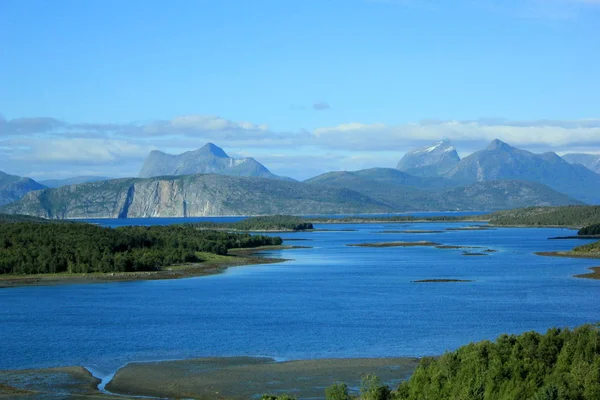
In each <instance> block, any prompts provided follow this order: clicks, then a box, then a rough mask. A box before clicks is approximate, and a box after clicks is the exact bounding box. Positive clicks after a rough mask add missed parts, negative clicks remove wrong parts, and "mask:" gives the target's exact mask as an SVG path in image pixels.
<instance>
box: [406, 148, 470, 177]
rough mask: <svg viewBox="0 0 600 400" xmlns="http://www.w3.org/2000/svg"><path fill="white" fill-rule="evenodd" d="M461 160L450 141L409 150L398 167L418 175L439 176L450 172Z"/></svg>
mask: <svg viewBox="0 0 600 400" xmlns="http://www.w3.org/2000/svg"><path fill="white" fill-rule="evenodd" d="M459 162H460V156H459V155H458V153H457V152H456V149H455V148H454V147H453V146H451V145H450V142H448V141H441V142H438V143H436V144H435V145H433V146H428V147H424V148H421V149H417V150H413V151H411V152H408V153H406V154H405V155H404V157H402V159H401V160H400V161H399V162H398V165H397V166H396V169H399V170H400V171H405V172H408V173H409V174H412V175H418V176H438V175H442V174H444V173H446V172H448V171H449V170H450V169H452V168H453V167H454V166H455V165H456V164H458V163H459Z"/></svg>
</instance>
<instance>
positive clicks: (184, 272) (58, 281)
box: [0, 245, 309, 289]
mask: <svg viewBox="0 0 600 400" xmlns="http://www.w3.org/2000/svg"><path fill="white" fill-rule="evenodd" d="M302 248H309V247H308V246H288V245H280V246H262V247H256V248H245V249H230V250H229V252H228V255H227V256H216V255H215V257H212V258H213V259H212V260H207V261H205V262H200V263H192V264H186V265H174V266H170V267H165V268H164V269H162V270H160V271H140V272H107V273H91V274H68V273H62V274H35V275H4V276H0V289H4V288H14V287H23V286H54V285H66V284H92V283H112V282H132V281H146V280H163V279H182V278H193V277H199V276H209V275H217V274H221V273H223V272H225V271H226V270H227V269H228V268H230V267H243V266H250V265H257V264H276V263H281V262H285V261H289V260H290V259H287V258H274V257H263V256H259V255H256V253H260V252H263V251H270V250H293V249H302Z"/></svg>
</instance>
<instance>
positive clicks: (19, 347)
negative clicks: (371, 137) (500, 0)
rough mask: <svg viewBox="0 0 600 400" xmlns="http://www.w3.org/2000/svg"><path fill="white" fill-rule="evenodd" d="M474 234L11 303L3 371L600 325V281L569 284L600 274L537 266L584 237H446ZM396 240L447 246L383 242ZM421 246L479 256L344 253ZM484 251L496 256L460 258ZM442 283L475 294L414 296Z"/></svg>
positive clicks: (337, 235)
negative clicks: (543, 253)
mask: <svg viewBox="0 0 600 400" xmlns="http://www.w3.org/2000/svg"><path fill="white" fill-rule="evenodd" d="M232 218H238V217H232ZM94 222H96V223H99V224H103V225H106V226H118V225H119V224H122V223H123V222H126V223H128V224H135V223H136V221H134V220H120V221H118V222H115V221H114V220H98V221H94ZM142 222H144V223H165V221H164V220H162V219H161V220H155V219H146V220H143V221H142ZM175 222H181V221H179V220H178V219H175V221H171V223H175ZM138 223H139V221H138ZM468 225H472V223H439V224H438V223H409V224H390V223H387V224H386V223H380V224H342V225H337V224H336V225H326V224H322V225H317V226H316V228H319V229H326V230H327V229H329V230H331V231H320V232H302V233H285V234H281V236H283V237H284V238H287V239H307V240H306V241H299V242H296V241H294V242H291V241H290V242H289V244H302V245H307V246H312V248H309V249H296V250H286V251H271V252H267V253H266V255H269V256H274V257H284V258H292V259H293V260H291V261H288V262H285V263H280V264H268V265H253V266H248V267H236V268H230V269H228V270H227V271H226V272H225V273H223V274H220V275H214V276H208V277H198V278H189V279H181V280H164V281H137V282H121V283H108V284H85V285H79V284H73V285H62V286H46V287H42V286H40V287H20V288H9V289H2V290H0V369H21V368H42V367H51V366H60V365H82V366H86V367H88V368H91V369H93V370H95V371H99V373H105V374H108V373H110V372H114V371H115V370H116V369H117V368H119V367H120V366H122V365H124V364H125V363H127V362H131V361H151V360H167V359H184V358H192V357H206V356H239V355H249V356H270V357H274V358H277V359H310V358H329V357H392V356H393V357H398V356H418V357H421V356H425V355H438V354H442V353H443V352H444V351H448V350H452V349H455V348H457V347H459V346H462V345H464V344H467V343H469V342H471V341H477V340H484V339H490V340H493V339H495V338H496V337H497V336H498V335H500V334H502V333H521V332H524V331H529V330H537V331H540V332H543V331H545V330H546V329H548V328H550V327H553V326H560V327H564V326H570V327H573V326H577V325H580V324H584V323H590V322H592V323H593V322H597V321H600V307H598V306H597V304H598V299H599V298H600V281H593V280H586V279H577V278H573V277H572V276H573V275H575V274H579V273H585V272H587V271H586V268H588V267H592V266H598V265H599V264H600V262H599V261H598V260H586V259H568V258H550V257H540V256H537V255H535V254H534V252H536V251H552V250H567V249H570V248H572V247H574V246H575V245H579V244H583V243H587V242H588V241H585V240H582V241H577V242H574V241H567V240H565V241H561V240H553V241H550V240H548V238H549V237H555V236H568V235H570V234H573V233H574V232H573V231H571V230H568V229H557V228H501V229H494V230H481V231H461V230H456V231H447V230H446V229H447V228H456V227H465V226H468ZM341 230H350V231H341ZM399 230H436V231H438V230H439V231H442V232H443V233H421V234H407V233H383V232H384V231H399ZM421 240H423V241H434V242H439V243H442V244H447V245H462V246H480V247H481V248H480V249H445V250H443V249H437V248H433V247H411V248H402V247H388V248H371V247H348V246H347V245H348V244H357V243H365V242H371V243H375V242H390V241H421ZM485 249H493V250H497V251H498V252H496V253H489V254H488V255H487V256H479V257H467V256H464V255H463V252H464V251H473V252H475V251H481V250H485ZM439 278H448V279H464V280H472V281H473V282H463V283H414V282H413V281H415V280H420V279H439Z"/></svg>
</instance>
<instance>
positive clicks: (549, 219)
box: [488, 206, 600, 227]
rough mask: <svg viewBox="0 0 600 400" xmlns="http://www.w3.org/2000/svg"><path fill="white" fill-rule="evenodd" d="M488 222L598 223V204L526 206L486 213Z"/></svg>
mask: <svg viewBox="0 0 600 400" xmlns="http://www.w3.org/2000/svg"><path fill="white" fill-rule="evenodd" d="M488 218H489V220H490V224H492V225H501V226H502V225H504V226H509V225H513V226H518V225H526V226H566V227H581V226H588V225H592V224H600V206H567V207H528V208H520V209H516V210H510V211H498V212H495V213H492V214H489V215H488Z"/></svg>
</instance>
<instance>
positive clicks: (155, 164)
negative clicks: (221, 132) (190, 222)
mask: <svg viewBox="0 0 600 400" xmlns="http://www.w3.org/2000/svg"><path fill="white" fill-rule="evenodd" d="M193 174H220V175H230V176H258V177H262V178H272V179H289V178H282V177H279V176H277V175H275V174H273V173H271V171H269V170H268V169H267V168H266V167H265V166H264V165H262V164H261V163H259V162H258V161H256V160H255V159H254V158H252V157H247V158H232V157H229V156H228V155H227V153H225V151H224V150H223V149H222V148H220V147H219V146H217V145H215V144H213V143H207V144H206V145H204V146H203V147H201V148H199V149H198V150H194V151H188V152H185V153H182V154H178V155H172V154H167V153H163V152H162V151H158V150H154V151H152V152H150V154H149V155H148V157H147V158H146V161H144V165H143V167H142V170H141V171H140V173H139V175H138V176H139V177H140V178H151V177H154V176H176V175H193Z"/></svg>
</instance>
